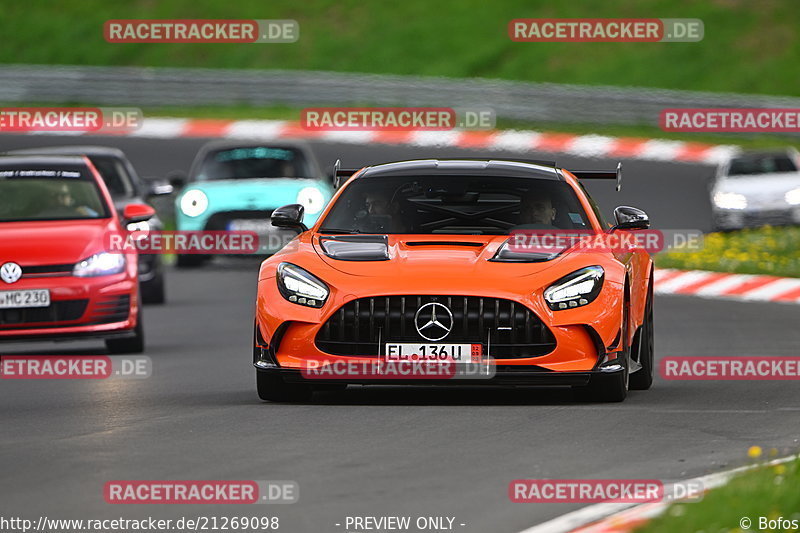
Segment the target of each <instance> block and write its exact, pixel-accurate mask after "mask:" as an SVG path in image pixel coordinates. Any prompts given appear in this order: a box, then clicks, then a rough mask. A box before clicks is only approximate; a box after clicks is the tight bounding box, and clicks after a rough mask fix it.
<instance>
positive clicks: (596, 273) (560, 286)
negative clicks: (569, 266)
mask: <svg viewBox="0 0 800 533" xmlns="http://www.w3.org/2000/svg"><path fill="white" fill-rule="evenodd" d="M604 277H605V272H604V271H603V267H600V266H590V267H586V268H582V269H581V270H576V271H575V272H573V273H572V274H569V275H567V276H564V277H563V278H561V279H560V280H558V281H556V282H555V283H553V284H552V285H550V287H548V288H547V289H546V290H545V291H544V299H545V301H546V302H547V305H548V306H549V307H550V309H552V310H553V311H560V310H563V309H573V308H575V307H581V306H583V305H587V304H589V303H591V302H593V301H594V299H595V298H597V295H598V294H600V289H602V288H603V279H604Z"/></svg>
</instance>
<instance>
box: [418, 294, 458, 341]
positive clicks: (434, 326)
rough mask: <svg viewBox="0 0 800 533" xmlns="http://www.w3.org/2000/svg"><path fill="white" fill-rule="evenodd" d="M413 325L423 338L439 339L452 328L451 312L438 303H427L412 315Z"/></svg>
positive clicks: (446, 334)
mask: <svg viewBox="0 0 800 533" xmlns="http://www.w3.org/2000/svg"><path fill="white" fill-rule="evenodd" d="M414 325H415V326H416V327H417V333H419V334H420V336H421V337H422V338H423V339H425V340H429V341H431V342H436V341H440V340H442V339H444V338H445V337H447V336H448V335H449V334H450V331H451V330H452V329H453V313H451V312H450V309H448V308H447V306H445V305H442V304H440V303H437V302H431V303H427V304H425V305H423V306H422V307H420V308H419V309H418V310H417V314H416V315H414Z"/></svg>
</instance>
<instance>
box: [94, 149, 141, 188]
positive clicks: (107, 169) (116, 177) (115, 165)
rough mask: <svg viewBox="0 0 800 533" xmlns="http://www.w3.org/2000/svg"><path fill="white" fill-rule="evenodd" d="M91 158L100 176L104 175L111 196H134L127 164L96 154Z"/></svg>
mask: <svg viewBox="0 0 800 533" xmlns="http://www.w3.org/2000/svg"><path fill="white" fill-rule="evenodd" d="M91 160H92V163H93V164H94V166H95V168H97V171H98V172H99V173H100V176H102V178H103V181H104V182H105V184H106V188H108V192H109V193H110V194H111V196H114V197H118V198H128V197H131V196H134V188H133V184H132V183H131V178H130V176H129V175H128V172H127V170H126V169H125V165H123V164H122V162H121V161H120V160H119V159H116V158H114V157H97V156H94V157H92V158H91Z"/></svg>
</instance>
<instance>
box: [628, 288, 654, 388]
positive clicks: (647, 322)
mask: <svg viewBox="0 0 800 533" xmlns="http://www.w3.org/2000/svg"><path fill="white" fill-rule="evenodd" d="M632 353H636V354H638V359H637V360H638V361H639V364H640V365H642V368H640V369H639V370H637V371H636V372H634V373H633V374H631V381H630V388H631V390H647V389H649V388H650V386H651V385H652V384H653V372H654V367H655V352H654V350H653V282H652V280H651V281H650V288H649V289H648V291H647V304H646V305H645V311H644V322H643V323H642V327H641V328H639V334H638V335H637V336H636V341H635V342H634V345H633V349H632Z"/></svg>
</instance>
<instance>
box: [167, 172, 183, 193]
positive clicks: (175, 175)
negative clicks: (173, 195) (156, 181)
mask: <svg viewBox="0 0 800 533" xmlns="http://www.w3.org/2000/svg"><path fill="white" fill-rule="evenodd" d="M187 181H188V178H187V176H186V174H185V173H184V172H182V171H180V170H173V171H172V172H170V173H169V174H167V182H168V183H169V184H170V185H172V190H173V191H177V190H178V189H183V188H184V187H185V186H186V182H187Z"/></svg>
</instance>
